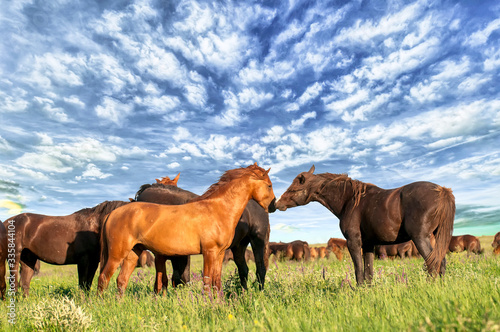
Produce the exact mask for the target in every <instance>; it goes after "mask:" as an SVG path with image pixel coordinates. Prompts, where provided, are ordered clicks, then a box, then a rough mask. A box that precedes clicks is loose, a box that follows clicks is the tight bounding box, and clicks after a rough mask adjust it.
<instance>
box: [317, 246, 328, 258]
mask: <svg viewBox="0 0 500 332" xmlns="http://www.w3.org/2000/svg"><path fill="white" fill-rule="evenodd" d="M316 251H317V252H318V258H330V252H331V249H330V248H328V247H316Z"/></svg>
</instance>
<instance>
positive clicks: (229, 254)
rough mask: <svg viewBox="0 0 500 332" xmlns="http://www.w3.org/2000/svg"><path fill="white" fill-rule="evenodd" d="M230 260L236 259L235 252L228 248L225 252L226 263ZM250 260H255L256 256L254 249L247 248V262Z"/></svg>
mask: <svg viewBox="0 0 500 332" xmlns="http://www.w3.org/2000/svg"><path fill="white" fill-rule="evenodd" d="M229 261H234V254H233V251H232V250H231V249H227V250H226V252H225V253H224V261H223V262H224V263H227V262H229ZM249 261H254V262H255V256H254V255H253V252H252V250H249V249H247V250H245V262H246V263H248V262H249Z"/></svg>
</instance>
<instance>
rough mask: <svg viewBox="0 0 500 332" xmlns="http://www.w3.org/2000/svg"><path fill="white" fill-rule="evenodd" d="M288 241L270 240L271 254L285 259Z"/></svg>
mask: <svg viewBox="0 0 500 332" xmlns="http://www.w3.org/2000/svg"><path fill="white" fill-rule="evenodd" d="M287 248H288V243H283V242H269V256H271V255H274V256H275V257H276V258H277V259H284V258H285V257H286V251H287Z"/></svg>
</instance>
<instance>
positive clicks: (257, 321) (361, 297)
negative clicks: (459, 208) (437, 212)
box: [0, 246, 500, 331]
mask: <svg viewBox="0 0 500 332" xmlns="http://www.w3.org/2000/svg"><path fill="white" fill-rule="evenodd" d="M485 248H486V253H485V254H484V255H481V256H476V255H467V253H459V254H451V255H448V269H447V274H446V276H445V277H443V278H438V279H435V280H434V279H431V278H429V277H428V275H427V274H426V272H425V270H424V268H423V260H422V259H407V260H393V261H390V260H388V261H376V262H375V275H374V280H373V283H372V285H371V286H362V287H355V278H354V271H353V267H352V263H351V261H350V258H349V256H348V255H346V256H347V257H346V258H345V259H344V260H343V261H340V262H339V261H337V260H336V259H335V258H331V259H329V260H326V259H322V260H318V261H315V262H306V263H301V262H274V261H273V259H271V262H270V264H269V270H268V274H267V278H266V288H265V290H264V291H262V292H261V291H259V290H258V288H257V286H256V285H255V284H253V285H252V286H251V287H250V289H249V290H248V291H245V290H242V289H240V288H239V287H238V285H239V280H238V277H237V273H236V267H235V265H234V263H232V262H230V263H229V264H227V265H226V266H225V267H224V272H223V285H224V286H223V287H224V295H223V296H218V297H213V296H212V295H210V294H207V293H204V292H203V290H202V289H203V285H202V279H201V267H202V260H201V257H196V258H194V259H193V264H192V269H191V270H192V272H193V273H194V276H193V278H192V283H191V284H190V285H188V286H186V287H179V288H177V289H172V288H169V290H168V293H167V294H166V295H165V296H155V295H153V292H152V284H153V281H154V269H137V270H136V271H135V272H134V274H133V275H132V277H131V280H130V284H129V287H128V288H127V292H126V294H125V296H124V297H123V298H121V299H119V298H117V296H116V282H115V278H116V275H115V276H114V279H113V280H112V282H111V284H110V287H109V289H108V290H107V291H106V292H105V294H104V295H103V296H102V297H99V296H97V295H96V282H97V276H96V278H95V280H94V284H93V287H92V291H91V293H90V294H89V295H86V294H84V293H83V292H82V291H80V290H79V289H78V287H77V277H76V267H75V266H63V267H59V266H58V267H54V266H50V265H47V264H43V265H42V272H41V273H40V275H39V276H37V277H35V278H34V280H33V282H32V287H31V289H32V291H31V295H30V297H29V298H23V297H22V296H19V297H18V298H17V302H16V305H17V307H16V313H17V322H16V325H15V326H14V330H37V329H38V327H39V326H44V327H45V328H48V329H49V330H54V329H56V330H57V328H55V327H54V325H53V324H52V323H53V321H54V320H55V319H56V318H54V308H57V306H58V305H60V306H62V308H63V307H64V306H68V305H74V308H75V311H76V312H77V314H75V315H74V316H73V315H67V316H65V317H64V319H69V320H71V319H74V326H73V329H74V330H81V329H82V328H84V327H85V326H89V329H90V330H99V331H101V330H102V331H107V330H115V331H119V330H124V331H128V330H132V329H143V330H169V331H179V330H188V331H200V330H211V331H232V330H238V331H240V330H243V331H298V330H300V331H335V330H342V331H361V330H368V331H387V330H393V331H401V330H411V331H418V330H438V331H439V330H459V331H479V330H487V331H499V330H500V257H493V256H492V254H491V248H488V247H487V246H485ZM250 269H251V273H250V281H251V283H250V284H252V283H253V282H254V281H255V265H254V264H253V263H250ZM68 301H71V303H70V302H68ZM40 303H44V305H40ZM1 306H3V307H4V308H5V311H6V303H5V302H4V303H3V304H1ZM44 319H45V320H46V322H44ZM0 322H1V324H2V327H3V328H4V329H5V328H6V327H8V326H9V325H8V323H7V317H6V315H3V317H0ZM65 322H66V321H65ZM89 322H90V323H89ZM37 324H38V325H37ZM40 324H45V325H40ZM51 324H52V325H51ZM65 324H66V323H65ZM85 324H89V325H85ZM70 326H71V325H70ZM71 329H72V328H69V330H71Z"/></svg>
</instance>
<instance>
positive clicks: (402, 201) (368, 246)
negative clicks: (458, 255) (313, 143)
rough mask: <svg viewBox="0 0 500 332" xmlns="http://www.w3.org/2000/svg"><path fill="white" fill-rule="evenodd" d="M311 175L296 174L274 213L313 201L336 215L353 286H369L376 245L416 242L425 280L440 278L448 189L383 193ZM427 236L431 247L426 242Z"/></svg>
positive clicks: (448, 226)
mask: <svg viewBox="0 0 500 332" xmlns="http://www.w3.org/2000/svg"><path fill="white" fill-rule="evenodd" d="M313 173H314V166H312V167H311V169H310V170H309V171H308V172H303V173H300V174H299V175H298V176H297V177H296V178H295V179H294V180H293V183H292V184H291V185H290V187H289V188H288V189H287V191H286V192H285V193H284V194H283V195H282V196H281V198H280V199H279V201H278V202H277V203H276V207H277V208H278V209H280V210H281V211H285V210H286V209H287V208H290V207H295V206H299V205H305V204H308V203H309V202H311V201H317V202H319V203H321V204H323V205H324V206H325V207H326V208H328V210H330V211H331V212H332V213H333V214H335V216H337V218H339V220H340V230H341V231H342V234H343V235H344V237H345V238H346V239H347V247H348V249H349V253H350V254H351V258H352V260H353V262H354V270H355V274H356V282H357V283H358V284H362V283H363V282H364V281H365V280H366V281H368V282H370V281H371V279H372V277H373V258H374V247H375V245H377V244H388V243H401V242H405V241H408V240H413V241H414V242H415V244H416V246H417V248H418V250H419V252H420V253H421V254H422V256H423V257H424V258H425V263H426V265H427V271H428V272H429V274H431V275H435V274H436V273H437V272H438V271H439V273H440V274H444V273H445V269H446V258H445V256H446V251H447V250H448V245H449V243H450V239H451V234H452V231H453V220H454V216H455V197H454V196H453V194H452V192H451V190H450V189H448V188H444V187H441V186H438V185H436V184H434V183H430V182H414V183H411V184H408V185H405V186H403V187H400V188H397V189H391V190H384V189H381V188H379V187H377V186H375V185H373V184H369V183H363V182H361V181H358V180H353V179H351V178H349V177H348V176H347V175H346V174H330V173H324V174H318V175H316V174H313ZM432 234H434V236H435V238H436V246H435V247H433V246H432V245H431V242H430V241H431V235H432ZM361 252H363V258H362V254H361ZM363 260H364V273H363Z"/></svg>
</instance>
